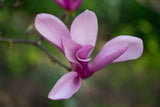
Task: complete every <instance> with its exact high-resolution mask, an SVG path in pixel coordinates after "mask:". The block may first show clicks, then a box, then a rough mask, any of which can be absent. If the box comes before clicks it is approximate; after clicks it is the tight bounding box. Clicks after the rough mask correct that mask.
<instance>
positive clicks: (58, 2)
mask: <svg viewBox="0 0 160 107" xmlns="http://www.w3.org/2000/svg"><path fill="white" fill-rule="evenodd" d="M54 1H55V2H56V3H57V4H59V6H61V7H62V8H65V7H66V4H65V1H64V0H54Z"/></svg>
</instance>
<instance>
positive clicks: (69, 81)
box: [48, 72, 82, 100]
mask: <svg viewBox="0 0 160 107" xmlns="http://www.w3.org/2000/svg"><path fill="white" fill-rule="evenodd" d="M81 84H82V79H81V78H79V77H78V75H77V73H76V72H68V73H66V74H65V75H63V76H62V77H61V78H60V79H59V80H58V81H57V83H56V84H55V86H54V87H53V88H52V90H51V91H50V93H49V95H48V98H49V99H52V100H63V99H68V98H70V97H71V96H72V95H73V94H75V93H76V92H77V91H78V90H79V88H80V87H81Z"/></svg>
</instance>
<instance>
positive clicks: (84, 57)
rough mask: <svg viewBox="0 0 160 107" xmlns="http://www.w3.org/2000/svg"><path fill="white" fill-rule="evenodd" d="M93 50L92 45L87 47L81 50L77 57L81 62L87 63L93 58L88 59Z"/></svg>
mask: <svg viewBox="0 0 160 107" xmlns="http://www.w3.org/2000/svg"><path fill="white" fill-rule="evenodd" d="M92 50H93V46H92V45H85V46H83V47H82V48H80V49H79V50H78V51H77V53H76V57H77V59H78V60H79V61H81V62H85V61H90V60H91V58H88V57H89V56H90V54H91V52H92Z"/></svg>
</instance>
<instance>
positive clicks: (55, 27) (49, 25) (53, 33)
mask: <svg viewBox="0 0 160 107" xmlns="http://www.w3.org/2000/svg"><path fill="white" fill-rule="evenodd" d="M35 28H36V29H37V31H38V32H39V33H40V34H41V35H42V36H43V37H44V38H45V39H47V40H48V41H49V42H51V43H52V44H53V45H55V46H56V47H58V48H59V49H60V50H62V45H61V39H62V38H70V33H69V30H68V28H67V27H66V26H65V25H64V23H63V22H62V21H61V20H59V19H58V18H57V17H55V16H53V15H50V14H45V13H42V14H38V15H37V16H36V19H35Z"/></svg>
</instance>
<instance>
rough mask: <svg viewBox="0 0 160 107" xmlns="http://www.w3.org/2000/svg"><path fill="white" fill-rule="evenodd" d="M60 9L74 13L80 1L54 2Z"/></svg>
mask: <svg viewBox="0 0 160 107" xmlns="http://www.w3.org/2000/svg"><path fill="white" fill-rule="evenodd" d="M54 1H55V2H56V3H57V4H59V6H60V7H62V8H63V9H65V10H69V11H75V10H77V9H78V7H79V6H80V4H81V2H82V0H54Z"/></svg>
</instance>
